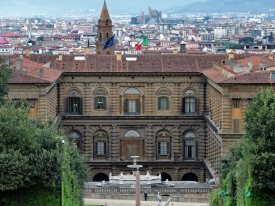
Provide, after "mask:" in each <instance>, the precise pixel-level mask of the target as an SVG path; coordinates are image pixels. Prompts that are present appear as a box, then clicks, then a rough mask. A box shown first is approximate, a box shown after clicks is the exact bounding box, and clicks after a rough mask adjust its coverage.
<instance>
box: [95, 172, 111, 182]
mask: <svg viewBox="0 0 275 206" xmlns="http://www.w3.org/2000/svg"><path fill="white" fill-rule="evenodd" d="M103 180H104V181H109V177H108V175H106V174H104V173H98V174H96V175H95V176H94V178H93V182H102V181H103Z"/></svg>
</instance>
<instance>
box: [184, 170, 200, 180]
mask: <svg viewBox="0 0 275 206" xmlns="http://www.w3.org/2000/svg"><path fill="white" fill-rule="evenodd" d="M181 180H182V181H195V182H198V176H197V175H196V174H194V173H191V172H190V173H186V174H185V175H183V177H182V179H181Z"/></svg>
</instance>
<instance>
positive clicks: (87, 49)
mask: <svg viewBox="0 0 275 206" xmlns="http://www.w3.org/2000/svg"><path fill="white" fill-rule="evenodd" d="M87 54H89V47H84V55H87Z"/></svg>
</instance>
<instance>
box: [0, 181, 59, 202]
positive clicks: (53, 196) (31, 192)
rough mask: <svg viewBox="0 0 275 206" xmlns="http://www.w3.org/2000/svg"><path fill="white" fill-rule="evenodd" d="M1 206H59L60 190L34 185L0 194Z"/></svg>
mask: <svg viewBox="0 0 275 206" xmlns="http://www.w3.org/2000/svg"><path fill="white" fill-rule="evenodd" d="M0 205H3V206H22V205H24V206H34V205H35V206H36V205H41V206H42V205H43V206H57V205H60V190H57V189H56V188H45V187H43V186H41V185H35V186H33V187H31V188H27V189H18V190H15V191H13V190H11V191H5V192H0Z"/></svg>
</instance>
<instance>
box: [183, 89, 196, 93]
mask: <svg viewBox="0 0 275 206" xmlns="http://www.w3.org/2000/svg"><path fill="white" fill-rule="evenodd" d="M185 94H195V92H194V91H193V90H192V89H188V90H187V91H186V92H185Z"/></svg>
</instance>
